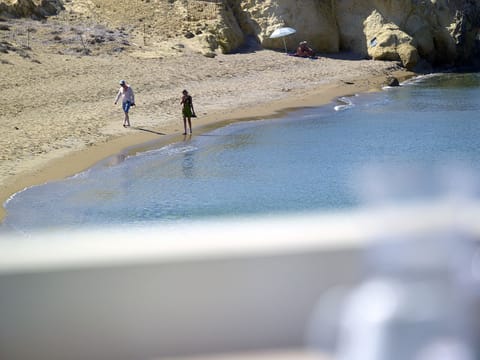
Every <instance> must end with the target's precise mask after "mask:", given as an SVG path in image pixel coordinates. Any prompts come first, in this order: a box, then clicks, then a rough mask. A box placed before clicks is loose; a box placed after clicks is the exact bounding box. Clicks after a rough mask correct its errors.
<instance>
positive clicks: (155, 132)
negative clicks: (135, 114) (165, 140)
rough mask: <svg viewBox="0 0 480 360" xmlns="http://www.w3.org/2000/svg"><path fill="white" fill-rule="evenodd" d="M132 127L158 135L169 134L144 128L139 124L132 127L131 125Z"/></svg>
mask: <svg viewBox="0 0 480 360" xmlns="http://www.w3.org/2000/svg"><path fill="white" fill-rule="evenodd" d="M130 129H134V130H140V131H145V132H149V133H152V134H157V135H167V134H164V133H161V132H158V131H154V130H149V129H144V128H141V127H138V126H132V127H130Z"/></svg>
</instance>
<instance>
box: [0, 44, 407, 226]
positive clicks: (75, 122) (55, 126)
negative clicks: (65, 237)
mask: <svg viewBox="0 0 480 360" xmlns="http://www.w3.org/2000/svg"><path fill="white" fill-rule="evenodd" d="M147 55H148V56H147ZM32 58H34V59H35V60H36V61H35V62H33V61H32ZM2 60H3V61H2V63H1V64H0V67H1V68H2V71H0V81H1V82H2V84H4V86H3V87H2V89H0V94H1V96H2V97H3V98H4V99H5V104H7V106H5V108H4V109H3V111H2V114H0V118H1V119H0V123H1V126H2V135H3V136H2V138H1V140H0V141H1V143H2V144H1V146H0V151H1V153H0V158H1V159H2V161H1V162H0V198H1V199H2V203H4V202H5V201H6V199H8V197H9V196H11V195H12V194H14V193H16V192H18V191H20V190H22V189H24V188H26V187H29V186H33V185H37V184H41V183H45V182H47V181H51V180H56V179H61V178H64V177H67V176H70V175H73V174H75V173H78V172H80V171H82V170H85V169H87V168H89V167H91V166H93V165H94V164H96V163H97V162H99V161H101V160H103V159H106V158H108V157H109V156H112V155H115V154H119V153H121V152H122V151H123V152H125V151H126V152H128V153H129V154H132V153H136V152H140V151H143V150H145V149H146V148H148V147H149V146H151V142H152V141H154V142H155V146H160V145H162V144H167V143H170V142H176V141H179V140H182V139H183V136H182V135H180V134H181V133H182V121H181V117H180V105H179V103H180V95H181V91H182V90H183V89H184V88H185V89H188V90H189V92H190V93H191V94H192V95H193V99H194V105H195V109H196V111H197V115H198V116H199V117H198V118H197V119H194V124H193V126H194V136H195V134H200V133H201V132H204V131H208V130H211V129H213V128H215V127H218V126H221V125H223V124H226V123H228V122H232V121H237V120H252V119H261V118H268V117H272V116H277V117H278V116H279V115H281V113H282V112H287V111H289V110H291V109H295V108H301V107H309V106H319V105H324V104H327V103H329V102H331V101H332V100H334V99H335V98H337V97H340V96H344V95H350V94H356V93H359V92H368V91H378V90H380V89H381V87H382V86H383V84H384V83H385V80H386V79H387V78H388V77H389V76H392V75H394V76H396V77H397V78H400V79H403V78H407V77H411V76H413V75H414V74H413V73H410V72H407V71H404V70H403V69H402V68H401V67H399V66H398V64H396V63H394V62H383V61H373V60H364V59H358V58H355V57H354V56H352V55H351V54H335V55H329V54H323V56H320V58H319V59H316V60H312V59H303V58H295V57H291V56H286V55H285V54H284V53H282V52H277V51H271V50H260V51H252V52H247V53H239V54H231V55H222V54H219V55H217V56H216V57H215V58H213V59H212V58H207V57H205V56H203V55H201V54H199V53H197V52H195V51H192V50H189V49H188V48H187V49H184V51H183V52H179V53H177V54H176V55H172V54H171V53H169V54H167V55H166V54H161V53H158V54H156V56H152V54H151V53H147V52H145V53H144V54H143V56H142V53H141V52H136V53H133V54H132V53H131V54H127V53H121V54H117V55H114V56H112V55H107V54H103V55H98V56H69V55H61V54H52V53H51V52H50V51H48V49H43V48H42V47H41V45H40V44H38V47H37V45H36V44H32V55H31V57H30V58H23V57H20V56H18V54H15V53H11V54H2ZM121 78H125V79H126V80H127V82H129V83H130V84H131V85H132V87H133V89H134V90H135V93H136V102H137V108H135V109H134V110H133V111H132V113H131V119H132V128H130V129H124V128H123V127H122V126H121V121H122V112H121V109H120V108H119V107H115V106H114V105H113V100H114V96H115V93H116V91H117V89H118V80H119V79H121ZM4 216H5V213H4V209H3V208H2V213H1V214H0V218H3V217H4Z"/></svg>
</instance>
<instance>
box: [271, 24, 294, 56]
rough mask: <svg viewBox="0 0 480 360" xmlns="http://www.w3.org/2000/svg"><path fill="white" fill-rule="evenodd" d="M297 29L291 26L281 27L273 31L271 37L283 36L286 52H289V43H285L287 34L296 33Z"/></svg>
mask: <svg viewBox="0 0 480 360" xmlns="http://www.w3.org/2000/svg"><path fill="white" fill-rule="evenodd" d="M296 32H297V30H295V29H293V28H291V27H281V28H278V29H277V30H275V31H274V32H272V34H271V35H270V39H276V38H282V40H283V46H285V52H287V44H286V43H285V36H288V35H292V34H295V33H296Z"/></svg>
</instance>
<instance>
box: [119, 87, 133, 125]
mask: <svg viewBox="0 0 480 360" xmlns="http://www.w3.org/2000/svg"><path fill="white" fill-rule="evenodd" d="M120 97H121V98H122V109H123V112H124V113H125V119H124V120H123V127H127V126H130V118H129V117H128V111H129V110H130V107H131V106H135V95H134V94H133V89H132V87H131V86H130V85H128V84H127V83H126V82H125V80H120V90H118V94H117V97H116V98H115V105H116V104H117V102H118V99H120Z"/></svg>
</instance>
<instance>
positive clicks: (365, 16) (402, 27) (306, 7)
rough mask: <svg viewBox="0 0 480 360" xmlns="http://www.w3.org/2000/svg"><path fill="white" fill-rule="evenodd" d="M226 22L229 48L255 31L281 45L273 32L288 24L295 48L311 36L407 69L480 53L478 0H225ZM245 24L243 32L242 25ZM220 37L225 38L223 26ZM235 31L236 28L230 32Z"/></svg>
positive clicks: (329, 46)
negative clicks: (226, 8) (226, 9)
mask: <svg viewBox="0 0 480 360" xmlns="http://www.w3.org/2000/svg"><path fill="white" fill-rule="evenodd" d="M226 4H228V7H229V9H231V10H230V14H229V15H228V16H226V14H225V16H224V27H225V28H230V29H235V35H234V36H232V37H231V38H229V40H228V41H223V42H222V46H221V48H222V51H224V52H230V51H233V50H234V49H235V47H236V46H237V45H238V43H239V42H240V41H241V40H243V39H244V38H245V35H246V34H250V35H251V34H253V35H254V36H256V37H257V39H258V41H259V42H260V44H261V45H262V46H263V47H265V48H272V49H279V50H280V49H282V48H283V42H282V40H281V39H270V38H269V35H270V34H271V33H272V32H273V31H274V30H275V29H276V28H278V27H282V26H289V27H293V28H295V29H296V30H297V33H296V34H293V35H291V36H288V37H287V38H285V40H286V42H287V44H288V46H289V48H290V49H291V50H293V49H294V48H295V46H296V44H298V42H299V41H301V40H307V41H308V42H309V43H310V45H311V46H312V47H313V48H315V49H316V50H317V51H318V52H327V53H335V52H338V51H351V52H355V53H357V54H359V55H360V56H363V57H369V58H373V59H379V60H394V61H399V62H401V64H402V65H403V66H404V67H406V68H407V69H414V68H415V67H416V66H417V65H418V64H420V63H425V62H426V63H429V64H431V65H432V66H453V65H456V66H459V65H475V62H476V58H477V55H478V54H479V52H480V51H479V50H480V47H479V40H478V32H479V29H480V1H479V0H456V1H452V0H450V1H449V0H426V1H414V0H303V1H301V2H299V1H293V0H275V1H274V0H265V1H262V2H259V1H253V0H247V1H240V0H227V1H226ZM238 29H241V32H239V31H238ZM220 34H222V35H221V36H220V37H223V38H226V37H225V36H224V35H223V34H225V31H224V30H223V31H222V32H221V33H220ZM231 34H232V35H233V33H231Z"/></svg>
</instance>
